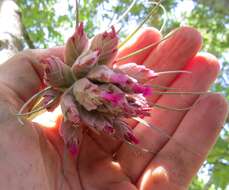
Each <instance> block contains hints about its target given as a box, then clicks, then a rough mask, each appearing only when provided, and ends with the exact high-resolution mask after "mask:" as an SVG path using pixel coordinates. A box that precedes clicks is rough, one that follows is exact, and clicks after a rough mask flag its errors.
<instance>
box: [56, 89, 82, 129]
mask: <svg viewBox="0 0 229 190" xmlns="http://www.w3.org/2000/svg"><path fill="white" fill-rule="evenodd" d="M60 105H61V109H62V113H63V114H64V116H65V118H66V119H67V120H69V121H71V122H72V123H73V124H78V125H79V123H80V117H79V112H78V109H77V106H76V102H75V100H74V97H73V95H71V94H70V93H64V95H63V97H62V99H61V103H60Z"/></svg>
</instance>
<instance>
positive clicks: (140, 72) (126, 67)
mask: <svg viewBox="0 0 229 190" xmlns="http://www.w3.org/2000/svg"><path fill="white" fill-rule="evenodd" d="M117 70H118V71H122V72H123V73H125V74H127V75H129V76H130V77H133V78H135V79H136V80H137V81H138V82H139V83H142V84H143V83H145V82H147V81H148V80H150V79H152V78H154V77H156V76H157V75H156V73H155V72H154V71H153V70H151V69H148V68H146V67H145V66H144V65H138V64H136V63H127V64H123V65H120V66H118V67H117Z"/></svg>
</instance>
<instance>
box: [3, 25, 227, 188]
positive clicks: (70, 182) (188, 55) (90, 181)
mask: <svg viewBox="0 0 229 190" xmlns="http://www.w3.org/2000/svg"><path fill="white" fill-rule="evenodd" d="M160 38H161V35H160V33H159V32H158V31H157V30H155V29H153V28H147V29H144V30H142V31H141V32H140V33H139V35H138V36H137V37H136V38H135V40H134V41H132V43H131V44H129V45H127V46H126V47H125V48H123V49H122V50H121V51H120V52H119V57H122V56H124V55H127V54H128V53H130V52H132V51H134V50H137V49H139V48H141V47H144V46H146V45H149V44H151V43H154V42H156V41H158V40H159V39H160ZM200 47H201V36H200V34H199V33H198V32H197V31H196V30H195V29H192V28H189V27H182V28H179V29H178V32H176V33H175V34H174V35H173V36H172V37H171V38H169V39H168V40H166V41H164V42H162V43H161V44H160V45H159V46H157V47H156V48H151V49H149V50H146V51H145V52H143V53H141V54H139V55H136V56H134V57H131V58H129V60H126V61H125V62H121V63H119V64H125V63H127V62H136V63H138V64H145V65H146V66H147V67H150V68H151V69H153V70H155V71H165V70H180V69H184V68H185V69H186V70H189V71H191V72H192V74H182V75H179V76H178V77H177V76H176V75H167V76H163V77H158V78H156V79H154V80H153V81H151V83H152V84H160V85H164V86H169V87H172V88H178V89H183V90H186V91H207V89H208V88H209V87H210V85H211V84H212V83H213V82H214V80H215V79H216V76H217V74H218V72H219V64H218V61H217V59H216V58H215V57H214V56H212V55H210V54H207V53H205V54H199V53H198V51H199V50H200ZM49 55H56V56H59V57H61V58H63V48H52V49H47V50H31V51H25V52H22V53H19V54H17V55H15V56H14V57H13V58H11V59H10V60H8V61H7V62H6V63H4V64H3V65H1V66H0V171H1V172H0V188H1V189H10V190H20V189H34V190H35V189H38V190H41V189H42V190H46V189H55V190H56V189H58V186H60V184H61V183H63V189H64V190H68V189H76V190H81V189H82V184H83V189H85V190H127V189H128V190H136V189H139V190H152V189H157V190H174V189H176V190H181V189H187V187H188V185H189V183H190V181H191V179H192V177H193V176H195V175H196V173H197V171H198V169H199V168H200V166H201V164H202V163H203V161H204V159H205V158H206V156H207V153H208V152H209V150H210V149H211V148H212V146H213V145H214V143H215V141H216V139H217V136H218V134H219V132H220V130H221V128H222V127H223V124H224V121H225V117H226V115H227V112H228V106H227V102H226V100H225V98H224V97H223V96H221V95H220V94H210V93H208V94H206V95H201V96H200V95H189V96H185V95H182V96H181V95H162V96H159V95H153V96H152V97H151V98H150V100H149V101H151V103H157V104H161V105H166V106H170V107H189V106H192V107H191V109H190V110H188V111H183V112H176V111H169V110H162V109H152V111H151V117H149V118H146V119H147V121H149V122H150V123H152V124H153V125H155V126H157V127H160V128H161V129H163V130H164V131H166V133H167V134H169V135H171V136H172V138H171V139H168V138H165V137H164V136H163V135H162V134H160V133H157V132H156V131H155V130H152V129H149V128H146V127H144V126H142V125H140V124H136V123H135V122H133V121H130V123H129V124H130V125H131V127H133V128H134V133H135V135H136V136H137V137H138V138H139V139H140V144H139V146H140V147H144V148H147V149H149V150H151V151H152V152H154V153H153V154H152V153H144V152H141V153H139V152H138V153H137V154H136V149H134V148H133V147H130V146H129V145H127V144H120V142H116V141H115V140H113V139H110V138H109V137H107V136H104V135H99V136H98V135H97V134H94V133H92V132H90V131H87V132H85V136H84V138H83V142H82V145H81V147H80V153H79V156H78V161H79V164H76V161H75V160H74V159H73V158H72V157H71V156H70V155H69V154H68V153H67V154H66V156H65V158H63V157H64V156H63V155H64V154H63V152H64V144H63V141H62V139H61V137H60V136H59V134H58V127H55V128H44V127H42V126H39V125H38V124H32V123H31V122H26V123H25V125H24V126H21V125H20V123H19V122H18V120H17V118H16V117H15V113H16V111H17V110H19V109H20V107H21V106H22V105H23V103H24V102H25V101H26V100H28V99H29V98H30V97H31V96H32V95H33V94H35V93H36V92H38V90H39V89H40V87H41V79H42V66H41V64H40V63H39V61H40V60H41V59H43V58H45V57H48V56H49ZM57 126H58V124H57ZM114 153H115V156H113V157H112V155H114ZM63 159H64V162H63ZM63 163H64V166H63ZM63 168H64V172H63V170H62V169H63ZM63 174H64V177H63ZM79 174H80V179H81V180H79ZM80 181H81V182H82V184H80Z"/></svg>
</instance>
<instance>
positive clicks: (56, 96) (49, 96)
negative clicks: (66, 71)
mask: <svg viewBox="0 0 229 190" xmlns="http://www.w3.org/2000/svg"><path fill="white" fill-rule="evenodd" d="M43 98H44V100H43V104H44V107H45V108H46V109H47V111H49V112H52V111H54V109H55V108H56V107H57V106H58V105H59V103H60V98H61V92H60V91H57V90H55V89H49V90H47V91H46V92H45V93H44V94H43ZM51 102H52V103H51Z"/></svg>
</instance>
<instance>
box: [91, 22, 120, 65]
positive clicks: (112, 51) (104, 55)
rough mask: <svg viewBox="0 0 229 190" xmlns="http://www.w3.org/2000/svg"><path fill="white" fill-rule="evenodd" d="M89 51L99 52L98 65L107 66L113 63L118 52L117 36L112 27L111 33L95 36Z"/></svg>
mask: <svg viewBox="0 0 229 190" xmlns="http://www.w3.org/2000/svg"><path fill="white" fill-rule="evenodd" d="M90 49H91V50H93V51H95V50H99V51H100V56H99V61H98V63H99V64H106V65H108V64H109V63H111V62H112V61H114V59H115V57H116V55H117V52H118V51H117V50H118V36H117V33H116V31H115V28H114V26H112V27H111V32H103V33H101V34H98V35H96V36H95V37H94V38H93V40H92V42H91V47H90Z"/></svg>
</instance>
